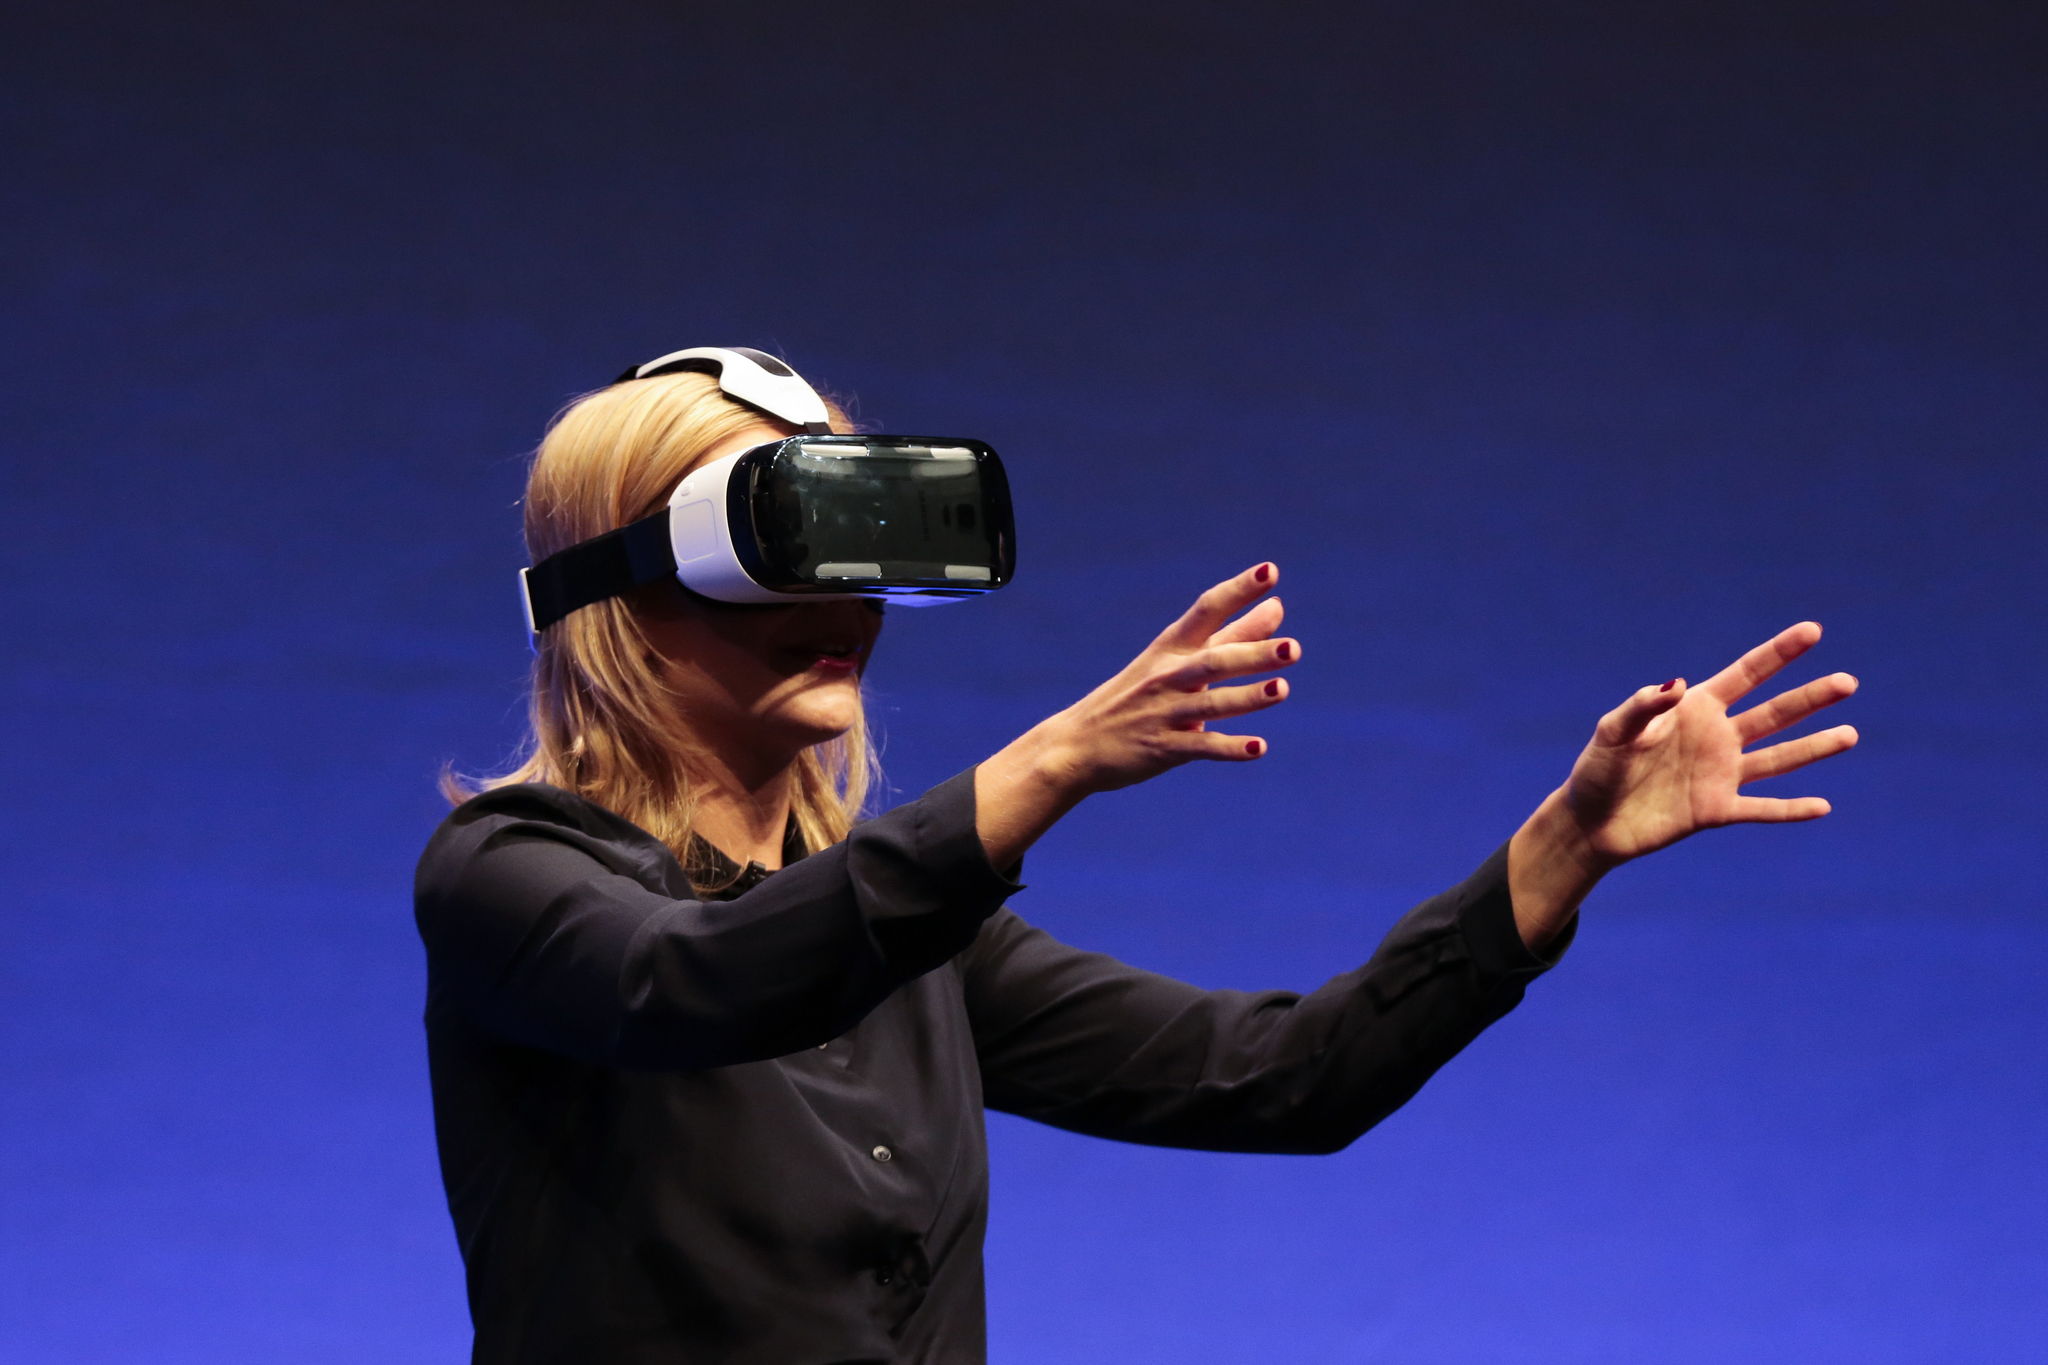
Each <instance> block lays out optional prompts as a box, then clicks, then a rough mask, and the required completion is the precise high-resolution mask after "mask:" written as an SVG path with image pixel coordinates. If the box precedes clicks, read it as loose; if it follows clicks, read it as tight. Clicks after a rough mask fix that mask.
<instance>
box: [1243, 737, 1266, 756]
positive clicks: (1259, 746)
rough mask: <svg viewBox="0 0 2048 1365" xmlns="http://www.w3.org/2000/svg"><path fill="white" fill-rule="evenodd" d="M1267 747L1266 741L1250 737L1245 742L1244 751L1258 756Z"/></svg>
mask: <svg viewBox="0 0 2048 1365" xmlns="http://www.w3.org/2000/svg"><path fill="white" fill-rule="evenodd" d="M1265 748H1266V745H1265V742H1264V741H1262V740H1256V739H1248V740H1246V741H1245V742H1244V751H1245V752H1246V753H1248V754H1250V755H1251V756H1252V757H1253V758H1257V757H1258V756H1259V755H1260V754H1261V753H1263V752H1264V751H1265Z"/></svg>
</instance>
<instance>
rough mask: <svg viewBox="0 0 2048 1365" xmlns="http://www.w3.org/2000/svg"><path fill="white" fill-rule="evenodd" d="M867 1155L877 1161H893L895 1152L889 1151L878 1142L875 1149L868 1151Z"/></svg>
mask: <svg viewBox="0 0 2048 1365" xmlns="http://www.w3.org/2000/svg"><path fill="white" fill-rule="evenodd" d="M868 1155H869V1156H871V1157H873V1158H874V1159H875V1160H877V1161H894V1160H895V1159H896V1154H895V1153H894V1152H892V1151H890V1150H889V1149H888V1148H887V1147H884V1146H882V1145H880V1144H879V1143H878V1144H876V1146H875V1150H874V1151H872V1152H869V1153H868Z"/></svg>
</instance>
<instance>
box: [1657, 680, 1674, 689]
mask: <svg viewBox="0 0 2048 1365" xmlns="http://www.w3.org/2000/svg"><path fill="white" fill-rule="evenodd" d="M1676 686H1678V679H1676V678H1673V679H1672V680H1671V681H1670V682H1668V683H1665V684H1664V685H1663V686H1662V687H1660V688H1658V689H1657V690H1658V691H1659V692H1669V691H1670V690H1671V689H1672V688H1674V687H1676Z"/></svg>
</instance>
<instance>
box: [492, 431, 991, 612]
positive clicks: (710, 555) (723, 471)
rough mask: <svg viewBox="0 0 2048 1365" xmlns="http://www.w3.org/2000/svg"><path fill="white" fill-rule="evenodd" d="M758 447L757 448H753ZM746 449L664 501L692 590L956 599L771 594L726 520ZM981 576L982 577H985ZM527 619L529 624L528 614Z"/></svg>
mask: <svg viewBox="0 0 2048 1365" xmlns="http://www.w3.org/2000/svg"><path fill="white" fill-rule="evenodd" d="M752 448H753V449H758V447H752ZM747 453H748V452H747V451H745V450H742V451H737V452H735V453H734V454H731V455H727V456H725V457H724V458H723V459H717V460H713V461H712V462H711V463H709V464H707V465H701V466H699V467H698V468H696V469H693V470H691V471H690V472H689V473H688V474H687V475H685V476H684V478H683V481H682V482H681V483H679V484H677V485H676V491H675V492H673V493H671V494H669V497H668V543H669V548H670V549H671V550H673V551H674V552H675V557H676V578H677V579H678V580H680V581H681V583H682V585H683V586H684V587H686V588H688V589H689V590H690V591H691V592H694V593H701V594H702V595H703V596H705V597H709V598H712V599H713V600H715V601H719V602H736V603H742V604H758V605H764V606H765V605H770V604H785V605H786V604H788V603H792V602H832V601H845V600H863V599H865V600H873V601H883V602H887V603H889V604H890V605H891V606H901V607H939V606H946V605H948V604H950V603H954V602H958V601H959V600H960V598H959V597H957V596H940V595H937V594H934V593H926V592H920V591H918V590H917V589H915V588H880V589H876V588H870V589H868V590H867V591H865V592H846V593H833V592H776V591H775V590H774V589H773V588H764V587H762V586H761V585H760V584H759V583H756V582H755V581H754V580H753V579H752V578H749V577H748V576H747V571H746V570H745V569H743V568H741V567H740V557H739V555H738V553H737V552H736V551H734V549H733V546H732V524H731V522H730V521H728V520H727V516H726V509H727V507H728V506H729V505H730V504H729V503H728V502H727V500H726V485H727V484H729V483H731V482H732V473H733V466H734V465H736V464H737V463H738V462H739V460H740V457H741V456H743V455H746V454H747ZM984 577H986V575H984ZM527 619H528V621H529V622H530V621H531V620H532V617H531V615H530V614H529V616H528V618H527Z"/></svg>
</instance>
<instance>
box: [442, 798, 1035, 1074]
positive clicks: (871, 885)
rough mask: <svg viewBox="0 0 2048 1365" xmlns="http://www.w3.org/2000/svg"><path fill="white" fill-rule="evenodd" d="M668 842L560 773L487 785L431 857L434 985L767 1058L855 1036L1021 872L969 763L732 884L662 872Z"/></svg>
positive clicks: (530, 1011)
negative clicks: (722, 892)
mask: <svg viewBox="0 0 2048 1365" xmlns="http://www.w3.org/2000/svg"><path fill="white" fill-rule="evenodd" d="M665 859H666V855H665V853H664V852H663V851H662V849H661V847H660V845H659V844H656V843H655V842H654V840H653V839H652V838H651V836H648V835H646V834H645V833H643V832H641V831H638V830H636V829H634V828H633V827H632V826H630V825H627V824H626V823H625V822H624V821H621V820H618V819H617V817H615V816H611V815H610V814H609V813H608V812H603V811H600V810H598V809H597V808H596V807H592V806H590V805H588V804H587V803H584V802H580V801H578V800H577V798H575V797H572V796H569V795H568V794H567V793H564V792H560V791H556V790H554V789H552V788H544V787H523V788H522V787H509V788H504V789H502V790H500V791H497V792H491V793H488V794H486V795H485V796H482V797H478V798H475V799H474V800H472V801H470V802H469V803H468V804H466V805H464V806H462V807H460V808H459V809H458V810H457V811H456V812H455V813H454V814H453V815H451V816H450V817H449V819H448V820H447V821H446V822H445V823H444V824H443V825H442V827H441V829H440V831H439V832H437V833H436V835H435V836H434V839H433V840H432V842H430V843H429V844H428V846H427V850H426V853H425V854H424V856H422V858H421V860H420V868H419V876H418V881H417V884H416V887H415V898H414V904H415V910H416V915H417V918H418V922H419V929H420V936H421V938H422V939H423V940H424V941H425V943H426V946H427V960H428V970H429V976H430V986H431V995H432V996H433V997H435V999H436V1000H437V1001H439V1002H441V1003H443V1004H445V1005H452V1006H455V1007H457V1008H459V1009H460V1011H461V1013H462V1014H463V1015H465V1016H466V1017H467V1018H468V1019H470V1020H471V1021H473V1022H474V1023H475V1024H476V1025H477V1026H478V1027H480V1028H482V1029H483V1030H484V1031H486V1032H488V1033H490V1034H493V1035H495V1036H497V1037H500V1038H503V1039H506V1040H508V1041H511V1042H515V1043H520V1044H523V1045H526V1046H529V1047H536V1048H541V1049H543V1050H546V1051H549V1052H556V1053H560V1054H562V1055H565V1056H570V1057H575V1058H577V1059H579V1060H584V1061H592V1062H598V1063H601V1064H604V1065H608V1066H622V1067H639V1068H648V1069H696V1068H701V1067H711V1066H726V1065H730V1064H733V1063H736V1062H746V1061H756V1060H760V1059H762V1058H767V1057H778V1056H782V1055H785V1054H787V1053H790V1052H795V1051H799V1050H801V1049H803V1048H805V1047H810V1046H815V1045H816V1044H818V1043H822V1042H826V1041H828V1040H830V1039H832V1038H836V1037H838V1036H840V1035H841V1034H843V1033H844V1032H846V1031H847V1030H848V1029H849V1028H851V1027H853V1025H854V1024H856V1023H858V1022H859V1021H860V1020H861V1019H862V1018H863V1017H864V1016H865V1015H866V1014H867V1013H868V1011H870V1010H872V1009H873V1008H874V1007H875V1006H876V1005H877V1004H879V1003H880V1002H881V1001H882V1000H883V999H884V998H885V997H886V996H887V995H888V994H889V993H890V992H891V991H894V990H895V989H897V988H898V987H899V986H901V985H903V984H904V983H905V982H907V981H910V980H912V979H913V978H915V977H917V976H919V975H922V974H923V973H925V972H927V971H930V970H931V969H932V968H933V967H936V966H938V965H939V964H940V963H942V962H945V961H947V960H948V959H950V958H951V957H952V956H953V955H954V954H955V953H958V952H959V951H960V950H961V949H963V948H964V947H966V946H967V945H968V944H969V943H971V942H972V941H973V939H974V936H975V934H976V932H977V931H978V930H979V929H980V927H981V923H982V921H983V920H985V919H986V918H987V917H988V916H989V915H991V914H993V913H994V912H995V911H996V910H997V909H998V908H999V907H1000V906H1001V905H1002V903H1003V900H1004V899H1005V898H1006V897H1007V896H1009V895H1011V894H1012V893H1014V892H1015V891H1017V890H1018V889H1019V888H1018V886H1017V884H1016V883H1015V882H1012V881H1011V880H1009V879H1008V878H1007V877H1004V876H1001V875H1000V874H998V873H997V872H995V871H994V870H993V869H992V868H991V867H990V865H989V862H988V859H987V857H986V856H985V855H984V853H983V851H982V846H981V842H980V840H979V839H978V838H977V837H976V834H975V821H974V783H973V778H972V775H971V774H969V773H962V774H961V775H960V776H958V777H956V778H953V779H952V780H950V781H948V782H944V783H941V784H940V785H939V786H937V787H935V788H933V789H932V790H931V791H930V792H928V793H926V794H925V795H924V796H922V797H920V798H919V799H917V800H915V801H911V802H907V803H905V804H904V805H901V806H898V807H896V808H895V809H893V810H891V811H889V812H887V813H886V814H883V815H880V816H877V817H876V818H875V819H872V820H867V821H863V822H862V823H861V824H859V825H856V826H855V827H854V829H853V831H852V833H850V834H849V835H848V836H847V838H846V839H845V840H844V841H843V842H841V843H838V844H834V845H833V846H832V847H830V848H827V849H823V850H821V851H819V852H818V853H815V854H813V855H812V856H810V857H808V858H804V859H802V860H801V861H798V862H796V863H792V864H791V865H790V866H788V867H786V868H784V869H783V870H782V871H780V872H778V873H776V874H775V875H774V876H773V877H770V878H768V879H767V880H766V881H764V882H762V883H761V884H760V885H758V886H756V887H754V888H752V889H751V890H749V891H747V892H745V893H744V894H742V895H740V896H737V897H735V898H734V899H732V900H729V901H702V900H692V899H686V898H683V897H678V896H675V895H670V894H665V893H664V892H663V891H662V890H657V889H655V886H658V885H660V884H661V882H662V874H661V872H660V871H659V866H658V865H659V864H661V863H662V862H664V861H665ZM668 866H669V868H670V869H671V872H672V869H673V864H668ZM650 883H651V884H650Z"/></svg>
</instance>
